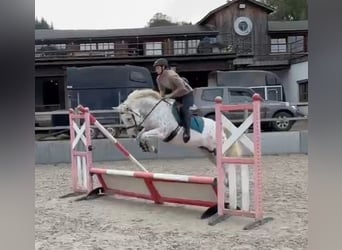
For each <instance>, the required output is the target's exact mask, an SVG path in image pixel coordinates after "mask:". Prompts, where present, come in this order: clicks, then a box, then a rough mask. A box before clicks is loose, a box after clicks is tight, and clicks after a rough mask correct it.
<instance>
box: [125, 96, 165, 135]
mask: <svg viewBox="0 0 342 250" xmlns="http://www.w3.org/2000/svg"><path fill="white" fill-rule="evenodd" d="M162 101H164V102H166V103H167V104H169V105H171V103H169V102H168V101H166V100H165V99H164V98H162V99H160V100H159V101H158V102H157V103H156V104H155V105H154V106H153V107H152V109H151V110H150V111H149V112H148V113H147V115H145V117H144V118H143V119H142V121H141V122H140V123H139V124H138V123H137V121H136V119H135V116H134V114H135V115H137V116H138V117H139V118H140V117H141V115H140V114H139V113H137V112H135V111H134V110H133V109H131V108H129V107H127V110H128V111H129V112H130V113H133V114H130V115H131V116H132V119H133V121H134V125H132V126H128V127H126V129H131V128H137V130H138V131H141V130H142V129H143V126H142V124H143V123H144V121H145V120H146V119H147V117H148V116H149V115H150V114H151V113H152V112H153V110H154V109H155V108H156V107H157V106H158V105H159V103H161V102H162ZM121 113H125V112H121Z"/></svg>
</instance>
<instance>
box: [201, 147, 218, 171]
mask: <svg viewBox="0 0 342 250" xmlns="http://www.w3.org/2000/svg"><path fill="white" fill-rule="evenodd" d="M200 150H201V152H202V153H203V154H204V155H205V156H206V157H207V158H208V159H209V161H210V162H211V163H213V164H214V165H215V167H216V154H215V151H209V150H208V149H207V148H204V147H201V148H200Z"/></svg>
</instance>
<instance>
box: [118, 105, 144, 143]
mask: <svg viewBox="0 0 342 250" xmlns="http://www.w3.org/2000/svg"><path fill="white" fill-rule="evenodd" d="M118 111H119V114H120V119H121V121H122V122H123V124H124V125H125V127H126V131H127V134H128V136H129V137H136V136H137V134H138V133H139V132H140V131H141V130H142V127H141V124H140V123H141V122H142V118H143V117H142V116H141V115H140V114H139V113H138V112H137V111H135V110H134V109H132V108H130V107H129V106H127V104H126V103H122V104H120V105H119V107H118Z"/></svg>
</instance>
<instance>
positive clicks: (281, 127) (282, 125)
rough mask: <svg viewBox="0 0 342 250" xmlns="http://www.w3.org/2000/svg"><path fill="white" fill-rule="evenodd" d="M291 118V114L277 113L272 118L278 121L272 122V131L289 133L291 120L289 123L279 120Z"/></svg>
mask: <svg viewBox="0 0 342 250" xmlns="http://www.w3.org/2000/svg"><path fill="white" fill-rule="evenodd" d="M291 117H293V115H292V114H290V113H288V112H285V111H280V112H278V113H276V114H275V115H274V116H273V118H278V119H279V121H273V122H272V123H271V127H272V130H273V131H289V130H290V129H291V127H292V125H293V123H294V122H293V120H292V121H289V120H285V121H284V120H281V119H284V118H285V119H286V118H291Z"/></svg>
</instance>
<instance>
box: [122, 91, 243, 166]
mask: <svg viewBox="0 0 342 250" xmlns="http://www.w3.org/2000/svg"><path fill="white" fill-rule="evenodd" d="M175 104H176V103H175V101H174V100H173V99H164V98H162V96H161V95H160V94H159V92H157V91H155V90H153V89H138V90H134V91H133V92H131V93H130V94H129V95H128V96H127V98H126V100H125V101H124V102H123V103H121V104H120V105H119V106H118V107H117V109H118V112H119V114H120V119H121V120H122V122H123V124H124V125H125V127H126V131H127V134H128V136H129V137H133V138H136V139H137V141H138V142H139V145H140V147H141V148H142V149H143V151H145V152H154V153H157V152H158V151H157V148H156V147H155V146H154V145H153V143H151V139H160V140H162V141H163V142H165V143H170V144H174V145H179V146H183V147H192V148H198V149H199V150H200V151H202V152H203V153H204V155H205V156H206V157H207V158H208V159H209V160H210V161H211V162H212V163H213V164H215V166H216V123H215V121H214V120H212V119H210V118H205V117H199V116H192V118H191V119H192V122H191V124H192V126H191V130H190V135H191V138H190V140H189V141H188V142H187V143H184V142H183V137H182V135H183V131H184V129H183V127H182V125H181V123H180V122H179V119H178V118H179V117H178V115H179V113H178V110H177V107H176V105H175ZM230 134H231V133H230V131H228V130H227V129H225V128H224V131H222V137H223V139H224V140H227V138H228V136H230ZM242 150H243V148H242V147H241V144H240V142H239V141H237V142H235V143H234V144H233V145H232V147H231V148H230V149H229V150H228V151H227V152H226V153H225V155H226V156H231V157H239V156H241V155H242Z"/></svg>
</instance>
